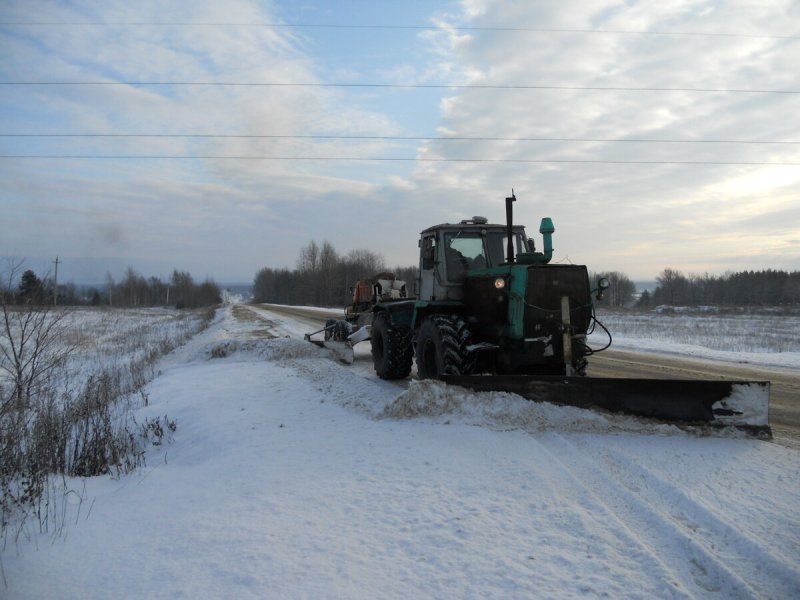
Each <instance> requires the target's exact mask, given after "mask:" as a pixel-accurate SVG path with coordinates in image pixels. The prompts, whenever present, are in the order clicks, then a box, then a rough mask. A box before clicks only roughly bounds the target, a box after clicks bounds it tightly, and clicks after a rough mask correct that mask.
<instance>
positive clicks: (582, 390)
mask: <svg viewBox="0 0 800 600" xmlns="http://www.w3.org/2000/svg"><path fill="white" fill-rule="evenodd" d="M442 379H443V380H444V381H445V382H446V383H448V384H451V385H458V386H460V387H464V388H468V389H471V390H474V391H483V392H486V391H502V392H512V393H515V394H519V395H520V396H523V397H524V398H527V399H529V400H535V401H539V402H551V403H553V404H566V405H569V406H578V407H581V408H595V407H599V408H602V409H605V410H608V411H611V412H619V413H625V414H630V415H636V416H640V417H648V418H652V419H657V420H660V421H664V422H668V423H683V424H688V425H711V426H713V427H736V428H738V429H742V430H744V431H747V432H748V433H751V434H753V435H756V436H758V437H764V438H769V437H771V435H772V432H771V430H770V427H769V382H768V381H697V380H687V379H618V378H600V377H552V376H529V375H446V376H444V377H443V378H442Z"/></svg>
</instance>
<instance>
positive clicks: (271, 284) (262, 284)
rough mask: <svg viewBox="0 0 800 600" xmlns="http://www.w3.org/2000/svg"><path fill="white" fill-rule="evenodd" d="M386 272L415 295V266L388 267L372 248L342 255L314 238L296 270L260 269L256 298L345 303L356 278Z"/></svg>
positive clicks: (332, 304) (333, 304)
mask: <svg viewBox="0 0 800 600" xmlns="http://www.w3.org/2000/svg"><path fill="white" fill-rule="evenodd" d="M385 271H391V272H392V273H394V274H395V276H396V277H397V278H398V279H402V280H404V281H406V282H407V284H408V293H409V295H413V291H414V282H415V280H416V278H417V268H416V267H396V268H394V269H388V268H387V267H386V261H385V259H384V257H383V256H382V255H380V254H377V253H375V252H372V251H371V250H364V249H356V250H351V251H350V252H348V253H347V254H345V255H340V254H339V253H338V252H337V251H336V249H335V248H334V247H333V245H332V244H331V243H330V242H328V241H324V242H322V244H318V243H317V242H314V241H312V242H310V243H309V244H308V245H306V246H304V247H303V248H302V249H301V250H300V254H299V256H298V258H297V264H296V266H295V268H294V269H289V268H282V269H273V268H269V267H265V268H263V269H261V270H260V271H258V272H257V273H256V275H255V278H254V280H253V297H254V300H255V301H256V302H268V303H272V304H292V305H301V306H302V305H306V306H329V307H339V306H345V305H347V304H350V303H351V302H352V299H353V294H352V291H351V290H352V288H353V286H354V285H355V282H356V281H358V280H359V279H369V278H371V277H373V276H374V275H376V274H378V273H381V272H385Z"/></svg>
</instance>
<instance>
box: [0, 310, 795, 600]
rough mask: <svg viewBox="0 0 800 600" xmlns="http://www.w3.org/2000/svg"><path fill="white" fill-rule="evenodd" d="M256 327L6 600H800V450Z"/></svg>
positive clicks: (208, 361)
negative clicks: (454, 383)
mask: <svg viewBox="0 0 800 600" xmlns="http://www.w3.org/2000/svg"><path fill="white" fill-rule="evenodd" d="M249 310H250V309H243V308H242V307H239V309H238V310H237V311H236V314H238V315H239V318H237V317H236V316H235V314H234V310H233V308H232V307H227V308H226V309H225V310H224V312H223V314H222V315H221V316H220V318H219V319H218V321H217V322H216V323H215V324H214V325H212V327H211V328H209V329H208V330H207V331H205V332H204V333H202V334H201V335H199V336H198V337H196V338H195V339H194V340H192V341H191V342H190V343H189V344H188V345H186V346H184V347H183V348H181V349H179V350H178V351H176V352H174V353H173V354H172V355H171V356H170V357H168V358H167V359H166V360H165V361H164V364H163V365H162V370H163V373H162V375H161V376H160V377H158V378H157V379H156V380H155V381H154V382H153V383H152V384H151V385H150V389H149V398H150V405H149V406H148V407H147V408H145V409H142V410H141V416H142V418H144V417H145V416H157V415H162V416H163V415H165V414H166V415H168V416H169V418H170V419H174V420H176V422H177V424H178V428H177V431H176V433H175V434H174V439H173V441H172V443H171V444H169V445H167V446H165V447H162V448H154V449H153V450H152V451H151V452H150V453H149V455H148V468H147V469H146V470H145V472H143V473H141V474H139V475H134V476H130V477H127V478H124V479H122V480H118V481H114V480H110V479H106V478H95V479H92V480H89V481H88V483H87V490H86V495H87V497H88V498H89V500H87V501H86V503H85V504H88V503H89V502H93V504H92V506H91V514H89V515H88V518H86V517H87V512H88V507H87V506H86V505H84V506H82V507H81V513H80V517H79V518H78V519H77V521H76V520H75V519H74V518H73V519H72V520H71V521H70V522H69V525H68V526H67V528H66V531H65V534H64V535H62V536H61V537H60V538H58V539H56V540H55V541H54V542H53V543H51V542H50V540H49V539H48V538H47V537H39V538H34V539H35V540H37V541H38V548H36V547H35V545H34V544H33V543H26V542H25V541H21V542H20V544H19V553H16V552H15V551H14V550H11V551H8V550H7V551H6V552H5V553H4V555H3V568H4V571H5V575H6V578H7V580H8V587H7V588H6V589H5V590H2V592H3V593H2V594H0V595H2V596H3V597H6V596H7V597H9V598H47V597H58V598H82V599H83V598H121V597H125V598H133V597H146V598H159V597H164V598H180V597H186V598H201V597H202V598H248V597H252V598H569V597H602V596H609V597H615V598H654V597H656V598H674V597H677V598H791V597H799V596H800V452H797V451H796V450H792V449H789V448H785V447H782V446H779V445H776V444H772V443H768V442H762V441H754V440H749V439H738V438H706V437H696V436H692V435H689V434H686V433H684V432H681V431H679V430H676V429H675V428H672V427H667V426H659V425H652V424H646V423H642V422H640V421H638V420H636V419H631V418H628V417H609V416H602V415H598V414H595V413H590V412H587V411H582V410H579V409H574V408H569V407H553V406H546V405H539V404H536V403H532V402H527V401H524V400H522V399H520V398H518V397H515V396H512V395H509V394H496V393H495V394H472V393H466V392H463V391H457V390H454V389H452V388H450V389H448V388H446V387H444V386H442V385H441V384H438V383H436V382H412V383H411V384H410V385H408V386H406V385H405V384H398V383H391V382H384V381H381V380H379V379H377V378H376V377H375V376H374V374H372V372H371V369H370V368H369V367H370V363H369V361H368V359H367V357H366V356H365V355H364V352H365V351H364V350H359V352H360V353H361V354H357V360H356V364H355V365H354V366H353V367H345V366H343V365H340V364H338V363H336V362H334V361H332V360H329V359H328V357H327V356H326V351H325V350H323V349H319V348H317V347H316V346H313V345H311V344H308V343H306V342H303V341H301V340H300V339H299V338H300V337H301V334H302V333H305V332H306V331H308V327H307V324H305V323H303V322H302V321H300V320H297V319H292V318H288V317H286V316H285V315H270V314H268V313H260V315H261V316H263V317H265V318H266V319H268V320H267V321H263V320H258V319H249V318H243V315H246V314H247V312H246V311H249ZM271 336H275V337H271ZM286 336H288V337H286ZM212 353H213V355H214V356H217V357H218V358H212ZM76 485H78V483H77V482H76ZM77 508H78V507H77V505H75V506H73V507H72V510H73V516H74V514H77Z"/></svg>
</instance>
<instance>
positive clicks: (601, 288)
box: [596, 277, 611, 300]
mask: <svg viewBox="0 0 800 600" xmlns="http://www.w3.org/2000/svg"><path fill="white" fill-rule="evenodd" d="M609 285H611V284H610V283H608V279H606V278H605V277H601V278H600V279H598V280H597V296H596V297H597V299H598V300H602V299H603V292H605V291H606V290H607V289H608V287H609Z"/></svg>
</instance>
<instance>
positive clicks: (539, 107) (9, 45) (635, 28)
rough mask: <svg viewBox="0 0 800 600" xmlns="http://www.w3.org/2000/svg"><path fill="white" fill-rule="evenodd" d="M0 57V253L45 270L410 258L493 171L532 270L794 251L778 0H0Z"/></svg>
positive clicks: (799, 105)
mask: <svg viewBox="0 0 800 600" xmlns="http://www.w3.org/2000/svg"><path fill="white" fill-rule="evenodd" d="M0 55H2V56H3V60H2V61H0V178H2V181H3V185H2V186H0V258H3V259H4V260H5V262H6V264H8V262H9V261H13V260H15V259H16V260H19V259H25V261H26V266H27V267H29V268H33V269H34V270H36V271H37V272H38V273H41V274H46V273H47V272H52V270H53V267H54V264H53V261H54V260H55V258H56V256H58V257H59V261H60V262H59V281H73V282H76V283H91V282H99V281H103V280H104V279H105V275H106V273H107V272H110V273H111V274H112V275H113V276H115V277H119V276H121V275H122V273H123V272H124V270H125V268H126V267H128V266H131V267H133V268H135V269H136V270H138V271H140V272H141V273H142V274H144V275H146V276H151V275H155V276H160V277H167V276H168V275H169V274H170V273H171V272H172V270H173V269H180V270H186V271H190V272H191V273H192V274H193V275H194V276H195V277H196V278H198V279H202V278H205V277H211V278H214V279H215V280H216V281H218V282H248V281H252V279H253V276H254V275H255V273H256V272H257V271H258V270H259V269H261V268H263V267H273V268H281V267H289V268H293V267H294V266H295V264H296V261H297V257H298V255H299V252H300V249H301V248H302V247H303V246H305V245H307V244H308V243H309V242H311V241H312V240H313V241H316V242H318V243H321V242H323V241H329V242H330V243H331V244H333V246H334V247H335V248H336V250H337V251H338V252H339V253H340V254H346V253H347V252H349V251H351V250H354V249H368V250H371V251H373V252H377V253H380V254H381V255H383V256H384V257H385V259H386V263H387V265H388V266H389V267H393V266H410V265H413V264H416V263H417V260H418V255H417V252H418V248H417V239H418V234H419V232H420V231H421V230H423V229H425V228H426V227H428V226H430V225H433V224H436V223H444V222H457V221H459V220H461V219H464V218H469V217H472V216H474V215H481V216H486V217H487V218H489V220H490V221H495V222H503V221H504V219H505V216H504V215H505V212H504V198H505V197H506V196H508V195H509V194H510V193H511V190H512V189H513V190H514V192H515V194H516V197H517V203H516V204H515V219H516V220H517V221H518V222H519V223H522V224H526V225H527V226H528V233H529V235H531V236H532V237H534V238H535V239H538V238H539V237H540V236H539V234H538V224H539V221H540V220H541V218H542V217H551V218H552V219H553V221H554V223H555V227H556V232H555V236H554V246H555V253H554V262H559V263H574V264H586V265H587V266H588V267H589V269H590V270H592V271H595V272H600V271H612V270H614V271H621V272H623V273H625V274H627V275H628V276H630V277H631V278H633V279H635V280H637V279H647V280H651V279H654V278H655V277H656V276H657V275H658V274H659V273H660V272H661V271H663V270H664V269H665V268H668V267H669V268H674V269H678V270H681V271H682V272H684V273H687V274H702V273H712V274H722V273H725V272H727V271H738V270H745V269H767V268H773V269H784V270H797V269H800V117H798V114H800V80H799V79H800V76H799V75H798V73H800V70H798V68H797V65H798V64H800V5H798V4H797V3H796V2H792V1H790V0H776V1H765V2H758V3H755V2H751V1H747V2H744V1H741V2H739V1H732V2H725V1H722V2H716V1H706V2H696V1H695V2H685V1H679V0H655V1H641V2H634V1H628V2H618V1H605V0H580V1H578V0H574V1H573V0H564V1H562V2H558V3H553V2H547V1H541V2H539V1H528V2H524V3H521V2H513V1H501V0H463V1H460V2H454V1H451V2H425V1H418V0H408V1H404V2H389V1H381V2H375V1H367V0H363V1H358V0H352V1H340V2H336V3H330V2H314V1H306V2H303V1H299V2H289V1H288V0H286V1H278V0H276V1H272V2H266V1H255V0H252V1H251V0H227V1H226V2H224V3H223V2H211V1H202V0H198V1H196V2H192V3H186V2H182V1H173V2H169V1H167V2H160V1H159V2H156V1H148V0H142V1H140V2H136V3H130V2H124V1H114V0H110V1H106V2H102V3H97V2H88V1H87V2H82V1H77V2H47V1H38V0H24V1H14V0H6V1H5V2H3V3H2V4H0ZM75 84H80V85H75ZM97 84H102V85H97ZM201 84H202V85H201ZM209 84H212V85H209ZM220 84H226V85H220ZM231 84H236V85H231ZM265 84H266V85H265ZM276 84H280V85H276ZM287 84H294V85H287ZM297 84H302V85H297ZM398 86H409V87H398ZM236 136H238V137H236ZM409 138H412V139H409ZM441 138H458V139H441ZM488 138H492V139H488ZM498 138H502V139H498ZM353 159H359V160H353ZM398 159H399V160H398ZM540 245H541V244H540Z"/></svg>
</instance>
